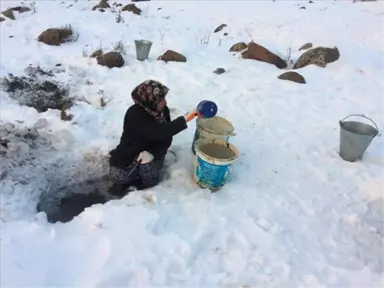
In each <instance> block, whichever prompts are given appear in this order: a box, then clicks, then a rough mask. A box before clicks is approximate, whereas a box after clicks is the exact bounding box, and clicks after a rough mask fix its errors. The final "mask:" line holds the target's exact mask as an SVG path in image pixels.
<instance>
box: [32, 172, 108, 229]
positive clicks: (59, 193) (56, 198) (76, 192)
mask: <svg viewBox="0 0 384 288" xmlns="http://www.w3.org/2000/svg"><path fill="white" fill-rule="evenodd" d="M111 185H112V182H111V181H110V180H109V179H108V177H107V176H104V177H99V178H95V179H89V180H86V181H83V182H80V183H75V184H72V185H69V186H64V187H61V188H58V189H52V190H49V191H47V192H45V193H44V194H42V195H41V196H40V199H39V202H38V204H37V207H36V210H37V212H45V213H46V215H47V219H48V222H50V223H56V222H63V223H66V222H69V221H71V220H72V219H73V218H74V217H76V216H78V215H79V214H80V213H82V212H83V211H84V210H85V209H86V208H88V207H91V206H92V205H94V204H104V203H106V202H107V201H109V200H111V198H112V197H111V196H109V194H108V189H109V188H110V186H111Z"/></svg>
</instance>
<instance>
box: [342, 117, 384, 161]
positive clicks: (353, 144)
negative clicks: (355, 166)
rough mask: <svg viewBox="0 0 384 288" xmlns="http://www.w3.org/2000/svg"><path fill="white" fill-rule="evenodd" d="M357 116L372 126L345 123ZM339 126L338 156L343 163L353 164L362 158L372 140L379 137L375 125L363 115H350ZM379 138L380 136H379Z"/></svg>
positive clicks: (359, 123) (351, 122)
mask: <svg viewBox="0 0 384 288" xmlns="http://www.w3.org/2000/svg"><path fill="white" fill-rule="evenodd" d="M351 116H358V117H363V118H366V119H368V120H369V121H371V122H372V123H373V125H374V126H375V127H373V126H371V125H369V124H366V123H363V122H357V121H345V119H347V118H348V117H351ZM339 124H340V151H339V155H340V157H341V158H343V159H344V160H345V161H349V162H355V161H356V160H359V159H361V158H362V157H363V155H364V153H365V151H366V150H367V148H368V146H369V145H370V144H371V142H372V140H373V139H374V138H375V137H376V136H377V135H379V128H378V127H377V125H376V123H375V122H374V121H373V120H372V119H371V118H369V117H367V116H365V115H364V114H350V115H348V116H346V117H345V118H344V119H343V120H340V121H339ZM379 137H380V135H379Z"/></svg>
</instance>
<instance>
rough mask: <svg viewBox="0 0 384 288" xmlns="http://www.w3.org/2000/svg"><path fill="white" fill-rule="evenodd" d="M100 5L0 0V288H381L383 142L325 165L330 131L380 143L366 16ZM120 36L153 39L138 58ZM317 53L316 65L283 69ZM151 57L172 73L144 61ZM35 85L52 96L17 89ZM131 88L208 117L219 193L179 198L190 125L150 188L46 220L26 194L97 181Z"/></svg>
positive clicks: (187, 188)
mask: <svg viewBox="0 0 384 288" xmlns="http://www.w3.org/2000/svg"><path fill="white" fill-rule="evenodd" d="M108 3H109V4H108V5H105V3H102V5H101V6H103V7H104V6H110V7H109V8H108V7H104V8H103V7H100V6H99V7H96V8H95V9H92V8H93V7H95V6H96V5H98V4H99V3H98V2H97V1H37V0H36V1H35V2H33V3H32V2H29V1H24V2H18V1H1V3H0V5H1V11H3V12H4V11H5V16H4V13H3V14H2V15H1V19H0V20H1V22H0V29H1V33H0V37H1V49H0V51H1V52H0V53H1V61H0V65H1V66H0V76H1V77H2V80H1V88H0V89H1V90H0V91H1V96H0V97H1V98H0V141H1V142H0V144H1V145H0V197H1V198H0V209H1V210H0V212H1V214H0V218H1V241H0V245H1V246H0V249H1V250H0V251H1V253H0V254H1V262H0V275H1V276H0V285H1V287H21V286H24V287H27V286H28V287H53V286H61V287H64V286H65V287H148V286H151V287H154V286H162V287H171V286H172V287H173V286H175V287H242V288H245V287H288V286H289V287H380V286H381V287H382V286H383V285H384V279H383V275H384V257H383V237H384V227H383V211H384V204H383V199H384V197H383V193H384V191H383V190H384V151H383V147H384V146H383V145H384V140H383V137H376V138H375V139H374V140H373V141H372V143H371V145H370V146H369V147H368V149H367V151H366V153H365V154H364V157H363V159H362V160H361V161H358V162H354V163H351V162H347V161H343V160H342V159H341V158H340V156H339V154H338V153H339V139H340V137H339V133H340V127H339V120H341V119H343V118H344V117H345V116H347V115H349V114H352V113H358V114H361V113H364V114H366V115H367V116H369V117H370V118H371V119H373V120H374V121H375V122H376V124H377V125H378V127H379V130H380V132H382V130H383V129H384V118H383V115H384V106H383V104H384V81H383V79H384V77H383V75H384V43H383V39H384V28H383V22H384V4H383V2H380V1H378V2H364V3H362V2H357V3H352V1H316V0H313V1H282V0H281V1H195V2H193V1H148V2H136V3H134V4H135V5H136V6H128V7H127V6H126V5H128V4H131V2H128V1H119V0H116V2H115V1H113V0H109V1H108ZM119 3H120V4H121V5H118V4H119ZM17 6H19V7H17ZM15 7H16V8H15ZM26 7H27V8H28V9H27V8H26ZM10 8H13V9H10ZM123 8H125V9H123ZM137 8H139V9H137ZM100 9H101V10H100ZM123 10H124V11H123ZM11 18H14V20H12V19H11ZM222 24H226V25H223V26H222V27H220V28H221V29H217V30H220V31H218V32H214V31H215V29H216V28H217V27H219V26H220V25H222ZM63 27H64V28H66V29H67V30H64V32H63V30H60V31H61V32H60V31H53V32H52V31H50V32H45V34H44V33H43V32H44V31H45V30H47V29H49V28H63ZM68 29H69V30H68ZM68 31H70V32H73V33H72V35H64V36H63V33H64V34H65V33H67V32H68ZM47 33H53V34H50V35H48V36H47ZM55 33H56V34H55ZM67 36H69V37H67ZM47 39H48V40H47ZM61 39H62V40H66V41H60V40H61ZM136 39H146V40H150V41H152V42H153V45H152V48H151V51H150V56H149V59H148V60H147V61H143V62H140V61H137V60H136V52H135V44H134V40H136ZM49 41H51V43H48V44H57V45H48V44H45V43H44V42H49ZM61 42H63V43H61ZM240 42H244V44H238V45H237V46H236V47H237V48H239V47H240V48H241V47H242V48H241V49H240V50H243V51H245V52H241V51H239V52H232V51H229V50H230V48H231V47H232V46H233V45H234V44H236V43H240ZM250 42H254V43H257V44H258V45H262V46H263V47H265V48H266V49H268V50H269V51H270V52H269V53H270V54H268V55H269V56H270V57H265V55H266V54H265V53H264V54H263V53H260V51H261V50H262V49H263V48H260V46H258V45H256V44H254V43H250ZM307 43H312V47H310V46H311V45H309V44H308V45H306V46H307V47H306V49H300V48H301V47H302V46H303V45H304V44H307ZM244 45H245V46H244ZM247 47H248V48H247ZM316 47H325V48H324V49H325V50H324V51H326V52H327V51H328V52H329V53H330V54H329V55H328V54H327V55H328V56H329V57H330V58H329V57H328V56H324V55H326V54H321V53H323V52H321V53H320V52H319V53H320V54H321V55H322V56H321V57H323V58H321V59H320V58H316V59H315V58H305V57H300V56H301V55H304V53H308V52H309V51H313V50H312V49H314V48H316ZM335 47H337V49H335ZM251 48H252V49H254V50H252V49H251ZM328 48H329V49H328ZM98 49H101V50H102V52H103V53H107V52H111V51H113V50H114V49H115V50H117V52H118V53H120V54H119V55H121V58H118V61H117V62H116V63H114V64H113V65H114V66H116V67H114V68H108V67H107V66H105V65H109V64H106V63H105V61H107V60H106V56H105V54H103V55H104V56H100V57H91V54H93V53H94V52H95V51H97V50H98ZM244 49H248V50H244ZM260 49H261V50H260ZM167 50H173V51H176V52H178V53H180V54H182V55H184V56H185V60H186V61H183V62H173V61H170V62H166V61H162V60H158V58H159V56H161V55H163V53H164V52H165V51H167ZM232 50H233V49H232ZM252 51H253V52H252ZM263 51H264V52H265V50H262V52H263ZM316 51H317V50H316ZM328 52H327V53H328ZM258 53H259V54H258ZM324 53H325V52H324ZM320 54H319V55H320ZM260 55H261V56H262V55H264V60H265V61H258V60H255V59H252V58H258V57H261V56H260ZM306 55H308V54H306ZM313 55H315V56H316V55H318V54H316V53H315V54H313ZM92 56H94V55H92ZM315 56H313V57H315ZM103 57H104V58H103ZM311 57H312V56H311ZM316 57H317V56H316ZM324 57H325V58H324ZM245 58H248V59H245ZM304 58H305V59H304ZM331 58H332V61H326V60H327V59H328V60H329V59H331ZM299 59H301V60H300V61H298V60H299ZM303 59H304V60H303ZM313 59H315V60H313ZM324 59H325V60H324ZM163 60H164V59H163ZM312 60H313V61H315V62H316V63H317V65H316V64H310V65H307V64H308V63H309V62H310V61H312ZM320 60H321V61H322V62H321V63H323V64H324V65H323V66H325V67H320V66H321V65H322V64H321V63H320V62H319V61H320ZM103 61H104V62H103ZM324 61H326V62H330V63H328V64H327V63H324ZM267 62H270V63H267ZM299 62H300V63H301V64H298V63H299ZM319 63H320V64H319ZM102 64H104V66H103V65H102ZM111 65H112V64H111ZM285 66H287V67H285ZM28 67H29V68H28ZM37 67H39V68H37ZM293 67H295V68H299V69H294V70H292V68H293ZM218 68H222V69H224V70H225V71H224V73H221V72H223V71H222V70H221V69H219V71H220V73H218V72H216V73H214V71H216V69H218ZM287 71H295V72H297V73H298V74H299V75H298V74H295V73H293V74H292V73H289V74H285V76H281V77H280V75H282V74H283V73H285V72H287ZM10 74H12V75H10ZM287 75H288V76H287ZM23 76H24V77H25V78H21V77H23ZM286 77H290V79H292V77H293V79H296V81H298V82H302V83H296V82H294V81H289V80H284V79H279V78H286ZM20 79H21V80H20ZM31 79H32V80H31ZM36 79H40V80H41V81H43V82H44V81H53V82H54V83H60V85H59V86H58V87H56V86H55V87H53V88H52V86H50V87H51V88H52V89H53V90H52V91H51V90H50V91H51V92H46V90H44V89H43V90H44V91H45V92H44V91H43V92H38V93H37V92H36V90H33V89H35V88H36V87H35V86H33V87H35V88H33V89H32V88H31V89H32V90H28V89H29V88H28V89H27V88H25V87H27V86H28V85H29V84H28V85H27V84H25V83H26V81H35V80H36ZM147 79H155V80H158V81H160V82H162V83H164V84H165V85H167V86H168V87H169V88H170V92H169V94H168V96H167V98H168V104H169V106H170V109H171V112H172V116H173V117H175V116H178V115H181V114H185V113H186V112H188V111H190V110H191V109H192V108H193V107H195V105H196V104H197V103H198V102H199V101H201V100H204V99H209V100H213V101H215V102H216V103H217V105H218V107H219V112H218V115H219V116H222V117H225V118H226V119H228V120H229V121H230V122H231V123H232V124H233V126H234V127H235V133H236V135H235V136H233V137H232V138H231V139H230V141H231V143H233V144H234V145H235V146H236V147H237V149H238V150H239V151H240V157H239V159H238V161H237V163H236V164H235V166H234V169H233V174H232V178H231V180H230V182H229V183H228V184H227V185H225V186H224V187H223V188H222V189H221V190H220V191H219V192H217V193H211V192H210V191H209V190H207V189H201V188H200V187H199V186H198V185H197V184H195V183H194V181H193V178H192V169H193V167H192V163H193V159H194V158H193V157H194V156H193V154H192V152H191V143H192V139H193V135H194V132H195V121H192V122H190V123H189V127H188V129H187V130H186V131H184V132H182V133H180V134H179V135H177V136H176V137H175V138H174V142H173V144H172V147H171V150H172V153H170V154H169V155H168V156H167V166H168V168H167V177H166V180H165V181H163V182H162V183H161V184H160V185H159V186H157V187H155V188H153V189H148V190H145V191H141V192H134V193H130V194H128V195H127V196H126V197H124V198H123V199H120V200H112V201H109V202H107V203H106V204H104V205H101V204H99V205H94V206H92V207H90V208H87V209H86V210H85V211H84V212H83V213H82V214H80V215H79V216H78V217H76V218H75V219H74V220H73V221H71V222H68V223H56V224H51V223H48V221H47V218H46V214H45V213H38V214H37V213H36V204H37V202H38V201H39V197H40V196H41V195H42V193H45V194H47V193H48V194H49V193H50V191H55V189H56V188H58V187H61V186H63V185H71V184H73V183H79V182H81V181H83V180H86V179H88V178H90V177H99V176H102V175H105V173H106V171H107V169H108V165H107V161H106V160H107V156H108V152H109V151H110V150H111V149H113V148H114V147H115V146H116V145H117V143H118V141H119V139H120V136H121V132H122V125H123V117H124V114H125V111H126V109H127V108H128V107H129V106H130V105H131V104H132V103H133V102H132V99H131V96H130V93H131V91H132V89H133V88H134V87H135V86H136V85H138V84H140V83H141V82H142V81H144V80H147ZM40 80H39V81H40ZM12 81H13V82H12ZM17 81H19V82H17ZM23 81H24V82H23ZM36 81H37V80H36ZM303 82H305V83H303ZM23 83H24V84H23ZM28 83H29V82H28ZM31 83H32V82H31ZM44 83H45V84H44V85H48V84H47V82H44ZM25 85H26V86H25ZM33 85H35V84H33ZM11 86H12V87H11ZM28 87H29V86H28ZM44 87H46V86H44ZM51 88H49V87H48V88H47V87H46V89H48V90H49V89H51ZM36 89H37V88H36ZM39 89H40V88H39ZM39 93H40V94H39ZM41 93H43V94H41ZM44 93H48V94H49V93H60V95H61V96H60V97H62V98H60V101H59V102H55V101H56V100H55V101H53V102H44V101H46V96H45V95H46V94H44ZM55 95H56V94H55ZM42 99H43V100H44V101H43V100H42ZM43 102H44V103H43ZM33 107H35V108H36V109H35V108H33ZM363 121H365V120H363Z"/></svg>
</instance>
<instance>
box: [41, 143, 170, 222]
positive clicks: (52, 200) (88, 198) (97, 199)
mask: <svg viewBox="0 0 384 288" xmlns="http://www.w3.org/2000/svg"><path fill="white" fill-rule="evenodd" d="M176 162H177V154H176V153H175V152H174V151H171V150H169V151H168V154H167V156H166V159H165V162H164V172H165V171H166V170H167V169H168V167H169V166H170V165H171V164H173V163H176ZM166 174H167V173H166V172H165V173H164V176H163V177H164V178H167V176H166ZM163 177H162V178H163ZM112 185H113V182H112V181H111V180H110V179H109V177H108V175H105V176H102V177H96V178H93V179H88V180H86V181H84V182H80V183H75V184H72V185H69V186H65V187H61V188H59V189H54V190H52V191H46V192H45V193H43V194H42V195H41V196H40V199H39V202H38V204H37V207H36V210H37V212H40V211H43V212H45V213H46V214H47V219H48V222H51V223H56V222H63V223H65V222H69V221H71V220H72V219H73V218H74V217H75V216H77V215H79V214H80V213H81V212H83V211H84V210H85V208H88V207H90V206H92V205H94V204H104V203H106V202H107V201H109V200H112V199H120V198H122V197H116V196H112V195H111V194H109V193H108V190H109V189H110V187H111V186H112Z"/></svg>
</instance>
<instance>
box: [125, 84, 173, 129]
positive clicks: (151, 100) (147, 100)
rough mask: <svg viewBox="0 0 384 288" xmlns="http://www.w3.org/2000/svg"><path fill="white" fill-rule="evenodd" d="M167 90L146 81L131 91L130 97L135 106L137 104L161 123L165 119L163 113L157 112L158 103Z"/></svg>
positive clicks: (164, 87)
mask: <svg viewBox="0 0 384 288" xmlns="http://www.w3.org/2000/svg"><path fill="white" fill-rule="evenodd" d="M168 91H169V89H168V87H166V86H164V85H163V84H161V83H160V82H158V81H155V80H147V81H144V82H143V83H141V84H140V85H138V86H137V87H136V88H135V89H133V91H132V93H131V96H132V99H133V102H135V104H139V105H140V106H141V107H143V108H144V110H145V111H147V112H148V113H149V114H150V115H152V116H153V117H155V119H156V120H157V121H158V122H160V123H163V122H165V117H164V113H163V111H159V110H158V108H157V106H158V104H159V102H160V101H161V100H162V99H163V98H164V97H165V96H166V95H167V93H168Z"/></svg>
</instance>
